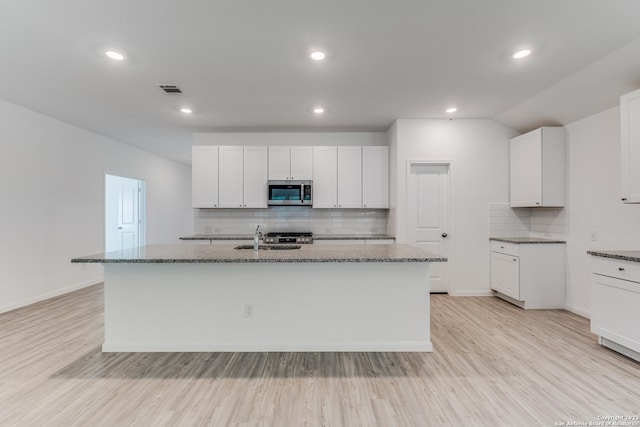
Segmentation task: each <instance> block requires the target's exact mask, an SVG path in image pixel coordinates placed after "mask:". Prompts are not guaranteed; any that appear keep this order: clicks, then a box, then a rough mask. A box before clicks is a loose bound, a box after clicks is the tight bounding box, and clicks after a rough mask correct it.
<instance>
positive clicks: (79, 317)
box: [0, 285, 640, 427]
mask: <svg viewBox="0 0 640 427" xmlns="http://www.w3.org/2000/svg"><path fill="white" fill-rule="evenodd" d="M102 304H103V294H102V286H101V285H97V286H93V287H90V288H86V289H83V290H80V291H77V292H73V293H71V294H67V295H64V296H61V297H57V298H54V299H51V300H48V301H44V302H42V303H38V304H34V305H32V306H29V307H26V308H23V309H19V310H15V311H13V312H9V313H5V314H1V315H0V426H14V425H16V426H45V425H46V426H65V427H66V426H103V425H104V426H128V425H138V426H200V425H209V426H538V425H540V426H554V425H558V424H556V422H562V421H574V422H575V421H592V422H595V421H598V416H612V415H630V414H638V413H640V364H639V363H637V362H634V361H632V360H630V359H627V358H625V357H624V356H621V355H619V354H617V353H614V352H612V351H610V350H607V349H604V348H601V347H600V346H599V345H598V344H597V342H596V337H595V336H594V335H592V334H591V333H590V332H589V321H588V320H587V319H584V318H581V317H579V316H576V315H573V314H571V313H568V312H566V311H562V310H540V311H524V310H521V309H519V308H516V307H514V306H512V305H510V304H508V303H506V302H504V301H501V300H499V299H496V298H490V297H458V298H455V297H449V296H446V295H433V296H432V303H431V311H432V341H433V345H434V352H433V353H112V354H103V353H101V351H100V345H101V343H102V336H103V320H102V319H103V317H102V307H103V305H102ZM636 425H640V423H638V424H636Z"/></svg>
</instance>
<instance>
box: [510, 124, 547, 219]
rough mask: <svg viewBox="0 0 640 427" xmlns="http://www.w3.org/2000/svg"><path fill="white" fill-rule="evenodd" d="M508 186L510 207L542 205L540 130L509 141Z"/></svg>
mask: <svg viewBox="0 0 640 427" xmlns="http://www.w3.org/2000/svg"><path fill="white" fill-rule="evenodd" d="M509 184H510V197H509V199H510V202H511V206H513V207H532V206H540V205H541V204H542V129H537V130H535V131H532V132H529V133H526V134H524V135H521V136H519V137H516V138H513V139H512V140H511V142H510V144H509Z"/></svg>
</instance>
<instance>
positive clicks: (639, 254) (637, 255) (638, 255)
mask: <svg viewBox="0 0 640 427" xmlns="http://www.w3.org/2000/svg"><path fill="white" fill-rule="evenodd" d="M587 253H588V254H589V255H593V256H599V257H602V258H613V259H619V260H622V261H632V262H640V251H587Z"/></svg>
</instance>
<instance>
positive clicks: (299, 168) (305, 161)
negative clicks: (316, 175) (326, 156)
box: [291, 146, 313, 180]
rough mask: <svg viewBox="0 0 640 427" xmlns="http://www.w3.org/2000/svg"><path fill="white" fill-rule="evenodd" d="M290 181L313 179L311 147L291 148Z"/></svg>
mask: <svg viewBox="0 0 640 427" xmlns="http://www.w3.org/2000/svg"><path fill="white" fill-rule="evenodd" d="M291 179H301V180H308V179H313V147H295V146H294V147H291Z"/></svg>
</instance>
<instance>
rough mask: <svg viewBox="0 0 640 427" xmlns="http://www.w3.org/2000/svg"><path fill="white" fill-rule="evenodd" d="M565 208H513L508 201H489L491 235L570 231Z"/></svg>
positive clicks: (520, 235)
mask: <svg viewBox="0 0 640 427" xmlns="http://www.w3.org/2000/svg"><path fill="white" fill-rule="evenodd" d="M567 224H568V223H567V214H566V210H565V209H564V208H511V207H510V206H509V204H508V203H489V236H491V237H507V236H511V237H527V236H529V234H530V233H538V234H540V233H542V234H550V233H554V234H560V235H564V234H567V233H568V225H567Z"/></svg>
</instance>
